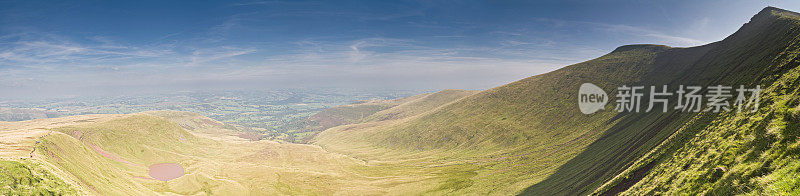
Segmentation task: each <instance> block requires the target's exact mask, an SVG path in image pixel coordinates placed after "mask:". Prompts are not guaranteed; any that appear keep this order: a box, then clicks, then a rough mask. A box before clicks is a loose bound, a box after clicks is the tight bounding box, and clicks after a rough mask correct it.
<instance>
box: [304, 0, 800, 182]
mask: <svg viewBox="0 0 800 196" xmlns="http://www.w3.org/2000/svg"><path fill="white" fill-rule="evenodd" d="M792 15H793V14H792V13H789V12H786V11H782V10H777V9H774V8H767V9H765V10H764V11H762V12H761V13H759V14H758V15H756V16H754V17H753V19H752V20H751V22H750V23H748V24H746V25H744V26H743V27H742V28H741V29H740V30H739V31H737V32H736V33H734V34H733V35H731V36H730V37H728V38H726V39H725V40H722V41H719V42H715V43H712V44H708V45H704V46H699V47H693V48H670V47H666V46H658V45H630V46H623V47H620V48H617V49H616V50H615V51H613V52H611V53H609V54H607V55H604V56H602V57H600V58H597V59H594V60H590V61H587V62H583V63H579V64H575V65H571V66H567V67H565V68H562V69H559V70H556V71H553V72H550V73H547V74H542V75H537V76H533V77H530V78H526V79H523V80H520V81H517V82H514V83H510V84H507V85H504V86H501V87H497V88H494V89H489V90H486V91H483V92H480V93H477V94H475V95H472V96H468V97H465V98H463V99H460V100H458V101H456V102H453V103H451V104H448V105H445V106H443V107H440V108H437V109H435V110H434V111H432V112H429V113H425V114H423V115H420V116H417V117H412V118H407V119H405V120H398V121H391V122H384V123H364V124H357V125H348V126H342V127H336V128H332V129H329V130H327V131H325V132H323V133H321V134H320V135H319V136H318V137H317V140H316V143H317V144H319V145H321V146H323V147H325V148H326V149H329V150H331V151H334V152H342V153H345V154H351V155H355V156H359V157H364V158H366V159H369V158H375V159H381V160H396V159H405V158H408V157H407V156H405V155H404V154H408V153H417V154H419V155H420V156H419V157H428V158H430V157H435V159H438V161H440V162H443V163H453V161H456V160H460V161H461V162H469V163H471V164H474V165H477V167H475V170H473V171H472V172H475V173H476V174H475V175H474V176H472V177H470V180H471V181H473V182H472V183H471V184H470V186H469V187H465V188H464V189H462V190H459V191H463V192H472V191H475V192H478V193H520V192H522V193H523V194H534V195H550V194H589V193H591V192H592V191H593V190H594V189H595V188H597V187H599V186H601V185H602V184H603V183H605V182H606V181H607V180H609V179H611V178H612V177H614V176H616V175H617V174H618V173H620V172H622V171H623V170H625V168H627V167H629V166H630V165H631V164H632V163H633V162H634V161H635V160H637V159H639V158H640V157H641V156H643V155H644V154H646V153H647V152H649V151H651V150H652V149H653V148H654V147H655V146H657V145H658V144H660V143H661V142H662V141H664V140H665V139H666V138H667V137H669V136H670V135H672V134H673V133H674V132H675V131H676V130H678V129H679V128H681V127H683V126H684V124H685V123H686V122H688V121H689V120H690V119H692V118H693V117H694V116H695V115H696V114H694V113H678V112H675V111H673V110H670V111H669V112H667V113H661V112H660V109H661V108H660V107H656V111H653V112H650V113H617V112H616V111H613V105H614V104H613V103H612V104H609V105H607V106H606V109H605V110H602V111H600V112H598V113H595V114H592V115H584V114H582V113H580V111H579V110H578V108H577V89H578V88H579V86H580V85H581V84H582V83H586V82H589V83H594V84H596V85H598V86H600V87H601V88H603V89H605V90H606V91H607V92H608V94H609V95H612V96H613V95H614V94H615V93H616V91H615V90H614V89H616V88H617V87H619V86H622V85H628V86H631V85H642V86H649V85H658V86H660V85H665V84H666V85H670V87H671V88H672V89H671V91H675V90H676V88H677V86H678V85H698V86H704V87H705V86H710V85H718V84H720V85H748V86H749V87H752V86H754V85H756V84H771V82H773V81H775V80H776V79H778V77H780V76H781V75H782V74H784V73H786V72H787V71H788V70H790V69H792V68H794V67H796V66H797V64H796V63H793V62H794V56H793V55H792V54H794V53H796V52H798V50H797V48H795V47H794V43H795V42H796V39H795V38H796V36H797V35H798V31H797V30H798V29H800V28H798V25H797V22H796V21H797V20H796V19H794V17H792ZM642 101H643V103H644V104H643V108H642V110H644V109H646V103H647V101H648V100H647V98H645V99H643V100H642ZM611 102H613V97H612V100H611ZM674 103H675V101H674V100H673V101H671V106H670V108H672V107H674ZM401 152H406V153H401ZM426 153H427V154H426ZM387 154H388V155H387ZM391 154H396V155H391ZM398 157H399V158H398ZM454 164H455V163H454ZM531 185H533V186H531Z"/></svg>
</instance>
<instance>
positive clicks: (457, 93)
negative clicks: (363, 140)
mask: <svg viewBox="0 0 800 196" xmlns="http://www.w3.org/2000/svg"><path fill="white" fill-rule="evenodd" d="M475 93H477V91H470V90H455V89H448V90H443V91H439V92H436V93H429V94H423V95H424V96H422V97H419V98H417V99H413V100H409V101H407V102H405V103H402V104H400V105H397V106H394V107H391V108H389V109H385V110H381V111H379V112H376V113H374V114H372V115H369V116H367V117H365V118H362V119H361V122H370V121H383V120H397V119H403V118H407V117H411V116H416V115H419V114H422V113H425V112H428V111H431V110H433V109H436V108H438V107H441V106H443V105H446V104H448V103H450V102H453V101H456V100H458V99H461V98H463V97H466V96H469V95H472V94H475Z"/></svg>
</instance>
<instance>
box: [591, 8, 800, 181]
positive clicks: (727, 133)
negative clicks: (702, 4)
mask: <svg viewBox="0 0 800 196" xmlns="http://www.w3.org/2000/svg"><path fill="white" fill-rule="evenodd" d="M761 14H763V15H768V16H770V17H773V18H772V19H773V20H776V21H777V23H782V24H786V25H794V26H795V27H796V26H797V25H798V24H800V21H798V19H800V15H798V14H796V13H792V12H787V11H783V10H777V9H767V10H764V11H762V13H761ZM756 19H762V18H754V20H756ZM776 33H781V32H780V31H778V32H776ZM787 35H792V36H789V37H791V38H792V39H793V40H792V42H791V43H790V45H789V46H788V47H787V49H786V50H785V51H782V52H781V53H780V55H779V56H778V57H776V58H774V59H767V60H769V61H771V63H770V64H773V65H774V64H778V65H780V66H779V67H780V68H781V69H789V71H787V72H785V73H780V74H774V75H771V77H779V78H778V79H777V80H775V81H774V82H771V81H772V80H770V78H771V77H765V79H763V80H761V81H759V82H758V83H760V84H762V85H764V86H766V87H767V88H765V91H764V92H763V93H762V95H761V97H762V106H761V107H760V109H759V110H758V111H757V112H754V113H735V112H726V113H722V114H719V115H711V114H700V115H698V116H696V117H695V119H693V120H692V121H690V122H688V123H687V124H686V125H684V127H682V128H681V129H680V130H679V131H678V132H676V133H675V134H674V135H673V136H672V137H670V138H669V139H668V140H666V141H665V142H663V143H662V144H661V145H659V146H658V148H656V149H654V150H653V151H652V152H650V153H649V154H648V155H647V156H645V157H643V158H642V159H640V160H639V161H637V163H636V164H635V165H633V166H632V167H630V168H628V169H627V170H625V172H623V173H621V174H620V175H618V176H616V177H615V178H614V179H613V180H612V181H609V182H608V183H606V184H605V185H604V186H603V187H601V188H599V189H598V190H597V191H595V194H616V193H620V192H623V191H624V192H623V193H624V194H625V195H641V194H668V195H669V194H676V193H688V194H701V193H702V194H714V195H729V194H748V195H797V194H800V182H798V181H797V180H796V179H798V172H800V170H799V169H800V167H798V165H800V126H799V125H800V106H798V103H800V98H798V97H800V92H798V90H800V67H797V65H798V64H800V62H798V59H797V56H798V54H800V51H797V49H798V48H800V43H798V39H800V32H798V31H796V30H794V28H793V31H790V32H787Z"/></svg>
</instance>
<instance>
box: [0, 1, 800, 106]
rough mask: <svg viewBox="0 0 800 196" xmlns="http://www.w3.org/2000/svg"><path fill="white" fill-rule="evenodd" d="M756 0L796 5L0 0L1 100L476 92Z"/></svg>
mask: <svg viewBox="0 0 800 196" xmlns="http://www.w3.org/2000/svg"><path fill="white" fill-rule="evenodd" d="M565 5H569V6H565ZM766 6H775V7H778V8H782V9H788V10H793V11H798V10H800V3H798V2H788V1H781V2H770V3H766V2H757V1H732V2H728V1H725V2H721V1H720V2H693V1H680V2H661V3H638V2H633V1H619V2H614V3H608V2H594V3H577V2H572V1H567V2H562V1H544V2H536V3H528V2H516V1H514V2H483V1H453V2H450V1H448V2H438V1H437V2H428V1H402V2H373V1H361V2H359V1H348V2H340V3H330V2H318V1H240V2H200V3H196V4H191V5H188V4H180V3H175V4H171V3H164V2H135V3H132V2H125V3H119V2H117V3H110V2H92V3H87V2H81V3H72V2H70V3H66V2H62V3H35V2H17V1H4V2H1V3H0V13H1V14H2V16H3V17H2V19H0V94H2V96H0V99H11V98H31V97H33V98H45V97H55V98H57V97H68V96H75V95H119V94H126V93H131V92H135V93H148V92H164V91H186V90H188V91H192V90H209V89H231V90H257V89H272V88H354V89H401V90H433V89H473V90H479V89H487V88H491V87H496V86H499V85H502V84H506V83H508V82H513V81H516V80H519V79H522V78H526V77H529V76H533V75H537V74H541V73H545V72H548V71H552V70H555V69H558V68H561V67H564V66H567V65H570V64H574V63H578V62H582V61H585V60H589V59H592V58H596V57H599V56H601V55H603V54H606V53H608V52H610V51H611V50H613V49H614V48H616V47H617V46H620V45H626V44H640V43H650V44H665V45H670V46H675V47H688V46H698V45H702V44H707V43H710V42H714V41H719V40H721V39H723V38H724V37H725V36H727V35H729V34H731V33H733V32H734V31H735V30H736V29H738V28H739V27H740V26H741V25H742V24H744V23H745V22H747V21H748V20H749V18H750V16H752V15H754V14H755V13H757V12H758V11H759V10H761V9H762V8H764V7H766ZM632 15H635V16H641V17H630V16H632Z"/></svg>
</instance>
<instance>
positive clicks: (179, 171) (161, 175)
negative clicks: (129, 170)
mask: <svg viewBox="0 0 800 196" xmlns="http://www.w3.org/2000/svg"><path fill="white" fill-rule="evenodd" d="M148 174H150V177H153V178H155V179H156V180H161V181H168V180H172V179H175V178H178V177H181V176H183V167H181V165H180V164H177V163H158V164H153V165H150V172H148Z"/></svg>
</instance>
